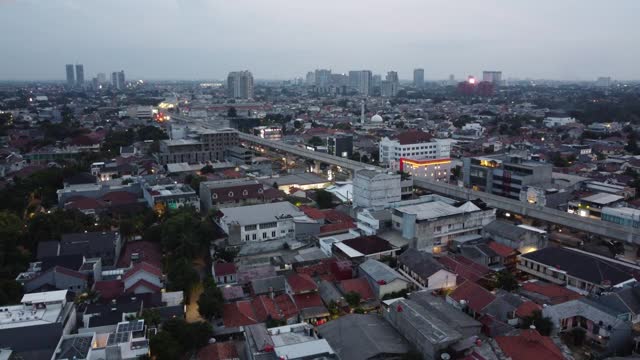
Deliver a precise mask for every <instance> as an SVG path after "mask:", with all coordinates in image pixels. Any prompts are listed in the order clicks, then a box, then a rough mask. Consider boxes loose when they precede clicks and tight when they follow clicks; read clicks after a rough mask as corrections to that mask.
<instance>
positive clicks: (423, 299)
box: [409, 290, 482, 331]
mask: <svg viewBox="0 0 640 360" xmlns="http://www.w3.org/2000/svg"><path fill="white" fill-rule="evenodd" d="M409 300H413V301H415V302H416V303H418V304H419V305H421V306H422V307H424V308H425V309H427V310H428V311H429V312H430V313H431V314H433V315H434V316H436V317H437V318H439V319H440V320H442V321H444V322H445V323H447V324H450V325H451V326H453V327H454V328H455V329H456V330H458V331H461V330H462V329H466V328H476V327H477V328H478V330H479V329H480V327H482V324H481V323H480V322H479V321H476V320H474V319H473V318H472V317H471V316H469V315H467V314H465V313H463V312H462V311H460V310H458V309H456V308H455V307H453V305H451V304H448V303H447V302H446V301H445V300H444V299H442V298H439V297H436V296H433V295H431V293H430V292H429V291H427V290H424V291H416V292H412V293H411V295H409Z"/></svg>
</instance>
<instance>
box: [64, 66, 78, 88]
mask: <svg viewBox="0 0 640 360" xmlns="http://www.w3.org/2000/svg"><path fill="white" fill-rule="evenodd" d="M65 67H66V69H67V86H70V87H73V86H75V84H76V77H75V75H74V74H73V64H67V65H66V66H65Z"/></svg>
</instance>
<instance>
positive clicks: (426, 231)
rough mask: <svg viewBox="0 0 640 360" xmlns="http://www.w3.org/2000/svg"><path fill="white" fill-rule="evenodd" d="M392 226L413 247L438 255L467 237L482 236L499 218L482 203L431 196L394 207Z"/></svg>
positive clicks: (403, 202) (394, 205) (393, 205)
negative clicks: (456, 241) (485, 229)
mask: <svg viewBox="0 0 640 360" xmlns="http://www.w3.org/2000/svg"><path fill="white" fill-rule="evenodd" d="M391 207H392V213H391V224H392V227H393V229H394V230H397V231H399V232H400V233H401V234H402V237H403V238H405V239H407V240H409V247H412V248H414V249H418V250H420V251H426V252H429V253H435V254H438V253H440V252H442V251H443V250H445V249H446V248H447V247H448V246H449V243H450V242H451V241H453V240H455V239H456V238H458V237H461V236H464V235H479V234H480V232H481V231H482V229H483V228H484V227H485V226H486V225H487V224H489V223H491V222H492V221H494V220H495V219H496V210H495V209H493V208H489V207H487V206H486V205H485V204H484V203H482V202H480V201H467V202H464V201H461V202H456V201H455V200H452V199H449V198H446V197H443V196H438V195H427V196H423V197H421V198H419V199H416V200H406V201H401V202H397V203H395V204H391Z"/></svg>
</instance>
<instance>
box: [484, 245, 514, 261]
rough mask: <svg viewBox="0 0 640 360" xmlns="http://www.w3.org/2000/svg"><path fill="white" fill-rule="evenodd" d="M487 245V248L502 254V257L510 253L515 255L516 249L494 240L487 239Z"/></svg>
mask: <svg viewBox="0 0 640 360" xmlns="http://www.w3.org/2000/svg"><path fill="white" fill-rule="evenodd" d="M487 245H488V246H489V248H490V249H491V250H493V251H495V252H496V253H497V254H498V255H500V256H502V257H508V256H511V255H515V253H516V250H515V249H513V248H510V247H508V246H507V245H503V244H500V243H497V242H495V241H489V242H488V243H487Z"/></svg>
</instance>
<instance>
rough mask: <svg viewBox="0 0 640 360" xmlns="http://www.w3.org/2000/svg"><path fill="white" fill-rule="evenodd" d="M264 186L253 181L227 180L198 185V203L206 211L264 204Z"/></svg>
mask: <svg viewBox="0 0 640 360" xmlns="http://www.w3.org/2000/svg"><path fill="white" fill-rule="evenodd" d="M264 200H265V196H264V186H263V185H262V184H261V183H259V182H258V181H257V180H253V179H246V178H243V179H229V180H218V181H203V182H201V183H200V202H201V204H202V208H203V209H204V210H206V211H209V210H211V209H212V208H217V209H221V208H225V207H231V206H234V207H235V206H242V205H251V204H259V203H262V202H264Z"/></svg>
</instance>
